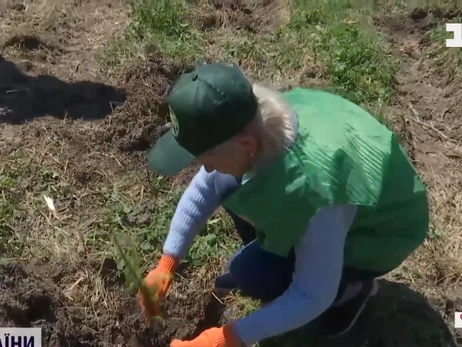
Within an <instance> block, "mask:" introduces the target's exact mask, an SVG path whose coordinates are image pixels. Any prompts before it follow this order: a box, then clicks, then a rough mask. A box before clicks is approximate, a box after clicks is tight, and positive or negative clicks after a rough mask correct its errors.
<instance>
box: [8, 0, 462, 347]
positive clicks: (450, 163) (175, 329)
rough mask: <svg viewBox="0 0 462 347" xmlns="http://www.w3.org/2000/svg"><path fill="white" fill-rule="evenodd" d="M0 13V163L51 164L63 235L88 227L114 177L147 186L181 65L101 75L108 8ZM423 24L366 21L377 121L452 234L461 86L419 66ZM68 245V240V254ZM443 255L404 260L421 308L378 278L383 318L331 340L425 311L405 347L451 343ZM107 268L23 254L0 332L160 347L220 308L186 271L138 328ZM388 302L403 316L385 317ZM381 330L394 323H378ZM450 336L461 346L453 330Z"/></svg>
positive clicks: (213, 319)
mask: <svg viewBox="0 0 462 347" xmlns="http://www.w3.org/2000/svg"><path fill="white" fill-rule="evenodd" d="M269 3H271V1H269V2H268V4H269ZM0 4H1V3H0ZM7 5H8V6H2V7H0V32H1V33H2V41H0V42H1V45H2V46H1V50H0V76H1V79H0V159H2V158H12V157H14V156H15V155H18V153H22V154H23V155H24V153H27V155H29V157H28V159H27V163H29V164H31V165H35V166H37V167H39V166H40V165H48V166H52V167H53V168H54V170H55V173H56V174H57V175H59V176H60V177H61V178H62V179H63V180H65V181H66V182H67V184H68V185H69V186H72V187H75V188H76V189H77V190H76V193H75V194H77V195H78V196H79V199H75V198H73V200H72V202H71V203H69V204H68V205H66V209H67V211H68V212H69V211H70V212H74V215H79V217H75V218H76V219H75V220H72V219H71V221H69V220H68V221H67V223H70V222H73V223H75V224H72V225H75V226H76V228H77V226H82V225H84V224H85V227H89V224H91V223H95V224H97V223H99V222H98V220H96V219H95V220H93V221H91V222H89V221H88V220H89V219H90V216H92V215H94V213H96V212H95V210H96V209H97V207H98V206H100V205H101V202H100V201H99V200H98V199H97V198H95V197H94V194H93V193H92V191H91V189H92V187H94V186H98V185H100V184H102V183H108V182H109V183H110V182H112V180H113V179H114V177H118V176H120V175H122V173H123V172H124V171H126V170H127V168H129V169H130V171H132V172H134V173H135V174H136V175H138V177H139V179H140V180H143V181H148V180H152V176H151V175H150V174H148V173H147V170H146V168H145V151H146V150H147V149H149V147H150V145H151V143H152V142H153V141H155V139H156V138H157V137H158V136H159V135H161V134H162V133H163V132H164V131H166V129H167V127H166V122H167V119H166V117H165V115H166V109H165V106H164V105H163V102H162V99H163V96H164V95H165V93H166V91H167V90H168V88H169V86H170V85H171V82H172V80H173V79H174V78H175V76H176V75H177V74H178V73H180V72H181V71H184V70H188V69H189V68H190V66H188V65H186V64H185V63H184V62H182V61H173V60H169V59H166V58H165V57H163V56H162V55H160V54H159V53H158V52H156V51H155V50H153V51H152V53H151V54H150V55H149V56H148V57H147V59H146V60H140V61H139V62H135V63H133V64H131V65H130V66H128V67H123V68H122V69H121V70H120V71H119V72H118V73H117V74H115V76H111V79H109V80H108V79H107V78H106V76H103V75H102V74H101V73H100V69H99V68H98V63H97V61H96V57H97V56H98V53H100V52H102V51H103V49H104V48H105V47H106V45H107V44H108V43H109V42H110V41H111V40H113V39H116V38H118V37H120V36H121V35H122V33H123V30H124V28H125V27H126V25H127V23H128V18H129V9H128V8H127V6H126V5H125V3H124V2H122V1H121V2H120V3H119V2H118V1H109V0H102V1H86V0H66V1H63V0H59V1H58V0H56V1H45V0H42V1H41V0H36V1H8V2H7ZM215 5H216V7H217V8H219V9H220V11H228V10H226V9H222V8H226V7H229V8H230V9H231V10H230V11H234V12H236V11H238V12H237V13H238V15H236V16H238V17H239V21H237V22H236V23H237V24H236V25H237V26H239V27H243V28H244V29H246V30H249V31H254V30H260V29H259V27H258V26H254V25H253V22H252V20H249V18H250V19H253V20H254V19H255V18H256V17H253V16H256V15H257V14H256V12H255V13H254V12H253V11H251V10H248V9H242V8H241V7H240V6H239V2H238V1H215ZM223 13H224V12H223ZM223 13H222V12H220V14H218V15H207V16H204V17H203V18H200V24H199V25H200V26H201V27H202V28H203V29H204V30H207V28H210V27H212V26H215V25H221V24H220V23H221V22H220V21H222V20H223V18H225V19H229V18H230V16H231V17H232V16H235V14H231V12H229V11H228V12H226V13H227V15H226V16H224V15H223ZM443 15H446V16H448V14H443ZM434 16H442V14H434V13H430V12H426V11H424V12H415V13H414V14H412V15H411V16H410V17H400V16H398V17H396V16H395V17H386V16H384V17H377V18H376V24H377V26H378V28H380V29H381V30H383V31H384V32H385V33H386V34H387V35H389V37H390V39H391V40H392V44H393V46H394V47H395V48H396V54H397V56H400V57H402V58H403V62H402V64H401V70H400V72H399V73H398V75H397V79H398V81H399V91H398V95H399V96H398V98H397V99H396V102H395V104H394V105H393V106H391V107H390V108H389V110H388V111H387V114H388V115H389V118H390V119H391V121H392V122H393V124H394V126H395V127H396V129H397V131H399V133H400V134H401V136H402V138H403V141H405V143H406V145H407V148H408V149H409V151H410V153H411V154H412V158H413V160H414V162H415V164H416V165H417V167H418V168H419V170H420V172H422V175H423V177H424V179H425V181H426V182H427V184H428V185H429V187H430V191H431V193H432V199H433V201H432V202H433V206H434V207H433V209H434V210H433V213H436V214H437V215H438V217H437V218H439V219H440V220H441V221H442V222H444V224H446V225H448V232H452V233H454V234H455V233H456V232H457V231H458V230H459V229H458V228H459V227H460V225H461V224H460V223H459V224H458V221H457V220H454V218H458V217H454V215H457V212H458V205H455V204H454V201H460V199H461V198H462V196H461V194H462V193H461V189H460V188H461V186H462V184H461V183H462V181H461V179H460V163H461V161H460V158H461V157H462V148H461V140H462V137H461V133H460V129H459V128H460V122H459V121H458V117H457V116H458V111H459V110H460V108H457V105H461V101H462V92H461V91H460V88H457V87H458V86H460V82H462V81H459V80H454V79H453V78H452V77H453V74H452V73H451V72H450V71H443V70H435V69H434V68H430V65H429V63H428V62H427V61H426V60H425V57H424V54H423V52H424V51H425V50H427V49H429V47H426V45H425V44H426V40H425V37H426V30H427V29H428V27H429V25H431V21H432V18H434ZM35 166H33V167H35ZM30 174H31V175H30V177H31V178H30V180H27V179H26V181H25V182H23V183H24V186H22V187H21V189H26V190H31V191H34V192H35V190H34V189H35V185H36V182H35V181H34V178H32V177H34V176H33V175H34V174H35V173H34V172H31V173H30ZM190 175H191V171H189V172H187V173H186V176H183V177H178V178H176V180H177V181H179V182H182V181H184V180H186V179H188V178H189V177H190ZM127 185H129V184H128V183H127ZM151 193H153V194H154V191H146V192H144V195H145V196H149V194H151ZM142 194H143V193H142ZM32 217H33V216H31V215H28V214H27V213H26V214H25V215H24V216H22V217H21V218H22V219H21V225H22V226H21V228H22V229H19V227H18V229H16V232H21V233H27V232H28V230H44V229H41V228H44V227H45V226H47V220H46V218H43V221H42V224H40V225H38V224H34V223H33V222H32V221H31V219H32ZM77 218H78V219H77ZM95 218H96V217H95ZM48 223H49V221H48ZM56 227H59V224H58V225H56ZM77 229H78V228H77ZM53 230H54V229H53ZM82 230H83V227H82ZM77 245H78V241H76V243H75V244H72V245H71V246H75V247H76V248H78V247H77ZM61 246H62V247H64V246H63V245H61ZM80 246H82V245H80ZM0 249H1V248H0ZM456 251H457V249H455V248H454V249H448V256H447V257H446V258H442V259H440V258H438V259H436V260H435V257H427V256H423V255H417V256H416V257H415V259H414V260H413V261H415V264H416V266H417V267H420V268H425V272H424V273H425V277H426V278H427V279H428V285H427V286H426V285H425V283H424V282H419V283H418V284H415V285H414V288H413V289H415V290H416V291H419V292H425V294H427V295H428V296H429V297H431V298H432V300H431V304H432V308H431V309H426V308H422V307H423V306H422V305H421V302H422V301H425V300H423V299H420V298H419V299H418V300H416V299H415V298H414V299H413V297H412V296H409V295H408V294H402V291H400V290H399V288H398V287H399V285H396V284H392V283H388V284H387V283H385V288H387V287H388V288H389V290H388V292H387V291H386V290H385V294H381V295H382V298H384V300H383V301H380V300H377V302H379V301H380V302H382V305H383V309H384V311H386V309H389V307H385V306H386V305H389V306H390V305H391V306H393V307H394V309H393V310H392V311H388V313H386V314H382V315H380V317H379V315H376V314H375V312H379V311H380V310H377V311H376V310H368V311H367V313H366V318H365V319H366V320H375V321H376V323H378V324H376V329H375V330H372V331H371V332H370V334H366V335H365V334H363V335H362V337H361V339H359V338H358V339H353V338H351V339H349V340H348V341H344V342H342V344H343V345H344V346H355V347H356V346H360V345H361V346H366V345H367V346H391V345H393V346H410V345H411V344H410V343H409V342H404V343H403V337H402V336H398V335H393V334H395V333H394V331H397V329H398V330H399V329H400V328H401V327H402V326H404V325H406V324H410V322H412V319H413V318H414V317H416V316H420V317H422V316H426V315H427V316H428V317H427V318H428V321H429V322H432V324H433V323H434V325H433V329H436V330H434V331H436V332H435V333H434V335H432V336H430V337H428V336H427V335H425V334H423V333H422V334H423V335H425V337H420V339H419V334H418V333H417V332H416V331H415V329H414V331H413V333H410V334H411V335H412V336H411V338H414V340H413V341H414V342H415V345H413V346H424V345H425V346H430V345H431V346H454V342H453V340H452V337H451V334H449V333H448V331H447V329H448V328H447V326H450V325H452V324H453V323H452V320H453V312H454V310H456V309H458V310H459V311H462V302H461V299H462V293H460V289H459V291H457V288H458V286H460V278H459V277H460V273H461V272H460V269H462V267H459V266H461V264H460V259H459V260H458V259H457V258H455V257H450V255H451V254H452V255H454V254H455V253H456ZM438 257H441V255H438ZM32 258H34V257H32ZM411 262H412V260H411ZM114 271H115V263H114V261H113V260H112V259H105V260H104V261H102V262H101V261H98V260H94V259H91V258H90V257H87V256H86V255H85V254H82V253H76V255H75V256H74V257H73V258H69V259H67V258H66V257H64V258H59V261H58V260H57V259H53V260H50V259H47V258H45V259H38V258H37V259H35V260H34V261H31V262H27V261H20V260H18V261H15V262H13V264H11V262H10V264H9V265H3V266H1V267H0V326H42V327H44V331H43V334H44V339H45V340H44V342H45V344H44V345H45V346H49V347H58V346H74V347H87V346H88V347H96V346H127V345H128V346H129V347H141V346H153V347H165V346H168V344H169V342H170V341H171V339H172V338H174V337H176V338H187V337H192V336H195V335H197V334H198V333H199V332H200V331H201V330H203V329H205V328H207V327H210V326H213V325H217V324H219V322H220V321H221V320H222V319H223V318H222V315H221V313H222V311H223V309H224V308H223V307H222V305H221V304H220V303H219V302H218V301H217V300H216V299H215V298H213V297H211V296H210V294H209V289H210V284H211V281H212V280H213V277H214V275H215V274H214V273H213V271H208V272H204V273H199V274H195V275H190V274H189V275H188V274H187V273H186V274H184V276H183V277H182V278H180V279H179V280H178V281H176V282H175V284H174V287H173V288H172V290H171V294H170V296H169V298H168V300H167V304H168V306H167V311H168V314H169V319H168V320H167V321H163V322H155V323H154V325H153V326H152V327H149V326H147V325H146V324H145V322H144V320H143V317H142V316H141V314H140V312H139V308H138V305H137V303H136V298H135V296H133V295H128V294H125V293H124V292H123V290H122V289H123V284H122V282H123V279H121V278H118V277H116V276H115V275H114ZM442 274H443V275H442ZM435 284H436V286H435ZM410 286H411V287H412V282H410ZM386 293H388V294H386ZM390 293H395V294H396V296H393V295H392V294H390ZM399 293H401V296H402V298H401V299H400V298H397V296H399ZM388 296H390V298H388V299H387V297H388ZM378 305H379V306H380V303H379V304H378ZM396 305H398V306H400V305H401V306H400V308H401V314H403V315H404V313H403V312H409V313H408V315H409V317H411V318H409V319H408V320H406V319H396V320H395V317H394V315H396V312H399V310H398V308H399V307H398V308H397V306H396ZM395 309H396V310H395ZM406 310H407V311H406ZM435 310H436V311H438V312H439V314H440V315H441V316H442V317H443V319H444V321H442V320H441V318H440V317H441V316H438V314H434V311H435ZM429 312H430V313H429ZM385 318H387V319H385ZM391 321H394V322H395V323H394V324H391V325H390V324H389V323H390V322H391ZM380 324H382V325H380ZM383 324H389V326H388V328H386V329H383ZM435 327H436V328H435ZM395 328H396V329H395ZM412 329H413V328H412V327H411V328H410V330H409V331H411V330H412ZM430 329H431V327H430V326H428V327H427V332H428V330H430ZM374 334H375V335H374ZM414 335H415V336H414ZM454 335H455V336H456V338H457V342H458V344H459V345H462V335H460V333H454ZM390 337H393V338H394V340H393V341H392V343H390V341H389V339H390ZM387 339H388V340H387ZM368 341H369V342H368ZM371 341H372V342H371ZM429 341H430V344H428V343H429ZM332 343H333V345H338V344H337V342H335V343H334V342H319V346H321V345H322V346H324V347H327V346H330V345H332ZM400 343H402V344H400ZM425 343H427V344H425ZM438 343H439V344H438Z"/></svg>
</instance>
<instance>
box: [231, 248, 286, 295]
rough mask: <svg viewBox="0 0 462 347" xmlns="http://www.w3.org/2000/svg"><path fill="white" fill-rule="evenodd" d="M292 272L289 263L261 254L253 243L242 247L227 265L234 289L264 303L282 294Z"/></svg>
mask: <svg viewBox="0 0 462 347" xmlns="http://www.w3.org/2000/svg"><path fill="white" fill-rule="evenodd" d="M292 271H293V269H292V267H291V266H290V264H289V262H287V261H283V260H282V259H276V257H274V256H271V255H268V254H266V253H265V252H262V251H261V250H260V249H259V248H258V245H256V244H255V243H251V244H250V245H249V246H247V247H244V248H243V249H242V250H241V251H240V253H239V254H238V255H237V256H235V257H234V259H233V260H232V261H231V263H230V265H229V272H230V274H231V276H232V278H233V281H234V283H235V285H236V287H237V288H238V289H239V290H241V291H242V293H243V294H244V295H246V296H249V297H251V298H253V299H257V300H262V301H264V302H268V301H272V300H274V299H275V298H277V297H278V296H280V295H282V294H283V293H284V291H285V290H286V289H287V288H288V286H289V284H290V282H291V279H292Z"/></svg>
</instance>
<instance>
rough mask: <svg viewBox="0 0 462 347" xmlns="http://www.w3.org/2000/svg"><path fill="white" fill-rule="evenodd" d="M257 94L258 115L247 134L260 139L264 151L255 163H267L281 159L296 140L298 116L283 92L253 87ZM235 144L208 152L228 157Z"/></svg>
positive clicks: (258, 86)
mask: <svg viewBox="0 0 462 347" xmlns="http://www.w3.org/2000/svg"><path fill="white" fill-rule="evenodd" d="M253 92H254V94H255V96H256V97H257V100H258V109H257V114H256V115H255V118H254V120H253V121H252V122H251V123H250V124H249V125H248V126H247V128H246V129H245V131H246V132H250V133H252V134H254V135H255V136H257V137H258V139H259V143H260V148H259V152H258V153H255V159H256V160H265V159H269V158H271V157H275V156H278V155H280V154H281V153H282V152H284V151H285V150H286V149H287V148H288V147H289V146H290V144H291V143H292V142H293V141H294V140H295V135H296V129H295V125H294V122H293V119H294V118H293V117H294V113H293V110H292V108H291V107H290V106H289V104H288V103H287V102H286V101H285V100H284V98H283V97H282V94H281V93H280V92H279V91H277V90H273V89H270V88H268V87H265V86H263V85H261V84H258V83H253ZM237 136H239V135H237ZM233 140H234V138H231V139H229V140H228V141H226V142H224V143H222V144H221V145H219V146H217V147H216V148H214V149H212V150H210V151H208V152H209V153H213V154H216V155H219V154H222V153H223V154H224V153H226V152H228V151H230V150H231V149H232V146H231V143H232V142H233Z"/></svg>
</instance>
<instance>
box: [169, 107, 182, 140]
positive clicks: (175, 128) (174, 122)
mask: <svg viewBox="0 0 462 347" xmlns="http://www.w3.org/2000/svg"><path fill="white" fill-rule="evenodd" d="M169 110H170V121H171V122H172V133H173V135H175V136H177V135H178V133H179V132H180V126H179V124H178V119H176V115H175V113H174V112H173V110H172V109H171V108H170V106H169Z"/></svg>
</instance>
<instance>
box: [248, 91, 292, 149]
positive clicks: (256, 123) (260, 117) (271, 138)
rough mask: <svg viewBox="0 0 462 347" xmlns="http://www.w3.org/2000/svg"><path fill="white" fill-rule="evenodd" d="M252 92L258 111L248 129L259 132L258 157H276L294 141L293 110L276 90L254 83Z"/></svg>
mask: <svg viewBox="0 0 462 347" xmlns="http://www.w3.org/2000/svg"><path fill="white" fill-rule="evenodd" d="M253 92H254V94H255V96H256V97H257V100H258V110H257V114H256V116H255V119H254V120H253V122H252V123H251V124H250V128H252V127H254V128H256V129H257V131H258V132H259V137H260V144H261V149H260V150H261V152H262V153H260V155H263V156H266V155H270V156H271V155H278V154H280V153H281V152H282V151H285V150H286V149H287V147H288V146H290V144H291V143H292V142H293V141H294V140H295V134H296V129H295V124H294V113H293V110H292V108H291V107H290V106H289V104H288V103H287V102H286V101H285V100H284V98H283V96H282V94H281V93H280V92H279V91H277V90H273V89H270V88H268V87H265V86H262V85H260V84H258V83H254V84H253Z"/></svg>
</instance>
